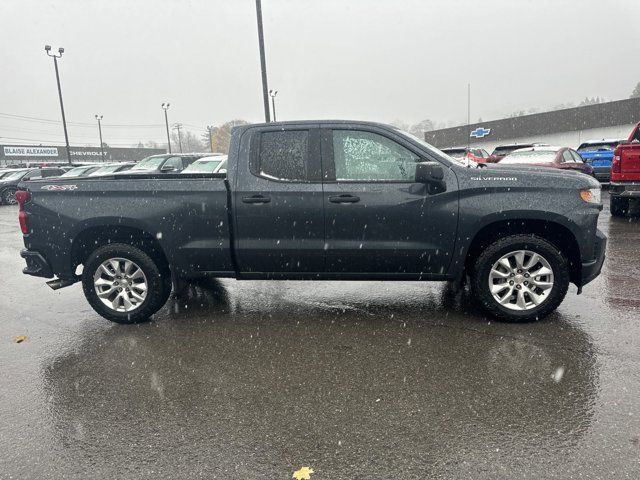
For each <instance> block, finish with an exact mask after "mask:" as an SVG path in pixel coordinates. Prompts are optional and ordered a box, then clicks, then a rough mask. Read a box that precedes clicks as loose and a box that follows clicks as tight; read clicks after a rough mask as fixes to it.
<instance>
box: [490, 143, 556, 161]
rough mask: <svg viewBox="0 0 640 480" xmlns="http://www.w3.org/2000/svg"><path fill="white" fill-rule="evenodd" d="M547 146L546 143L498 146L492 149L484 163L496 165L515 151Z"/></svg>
mask: <svg viewBox="0 0 640 480" xmlns="http://www.w3.org/2000/svg"><path fill="white" fill-rule="evenodd" d="M545 146H548V144H547V143H520V144H518V143H513V144H510V145H498V146H497V147H496V148H494V149H493V152H491V155H489V158H487V162H486V163H498V162H499V161H500V160H502V158H504V157H505V156H506V155H508V154H510V153H511V152H514V151H516V150H520V149H521V148H530V147H545Z"/></svg>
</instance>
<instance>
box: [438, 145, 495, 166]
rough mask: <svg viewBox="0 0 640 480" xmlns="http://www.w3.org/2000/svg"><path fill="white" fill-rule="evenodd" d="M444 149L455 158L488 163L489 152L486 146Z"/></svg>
mask: <svg viewBox="0 0 640 480" xmlns="http://www.w3.org/2000/svg"><path fill="white" fill-rule="evenodd" d="M442 151H443V152H444V153H446V154H447V155H449V156H450V157H453V158H468V159H469V160H473V161H474V162H476V163H486V162H487V158H489V152H487V151H486V150H485V149H484V148H443V149H442Z"/></svg>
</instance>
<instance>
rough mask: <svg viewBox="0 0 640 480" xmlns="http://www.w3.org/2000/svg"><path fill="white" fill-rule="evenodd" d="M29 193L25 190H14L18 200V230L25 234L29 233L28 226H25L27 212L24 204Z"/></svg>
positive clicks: (28, 197) (27, 199)
mask: <svg viewBox="0 0 640 480" xmlns="http://www.w3.org/2000/svg"><path fill="white" fill-rule="evenodd" d="M30 198H31V194H30V193H29V192H27V191H25V190H18V191H17V192H16V201H17V202H18V207H19V210H18V222H20V230H22V233H23V234H24V235H26V234H27V233H29V227H28V226H27V212H25V210H24V204H25V203H27V202H28V201H29V199H30Z"/></svg>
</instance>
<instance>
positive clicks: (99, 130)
mask: <svg viewBox="0 0 640 480" xmlns="http://www.w3.org/2000/svg"><path fill="white" fill-rule="evenodd" d="M96 120H97V121H98V133H99V134H100V158H102V161H103V162H104V148H103V146H102V123H101V122H102V115H97V114H96Z"/></svg>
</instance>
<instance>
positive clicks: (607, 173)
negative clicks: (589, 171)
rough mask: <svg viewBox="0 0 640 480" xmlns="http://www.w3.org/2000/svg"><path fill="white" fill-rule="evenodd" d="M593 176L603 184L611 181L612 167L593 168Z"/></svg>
mask: <svg viewBox="0 0 640 480" xmlns="http://www.w3.org/2000/svg"><path fill="white" fill-rule="evenodd" d="M593 176H594V177H596V179H597V180H599V181H601V182H608V181H609V180H610V179H611V167H593Z"/></svg>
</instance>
